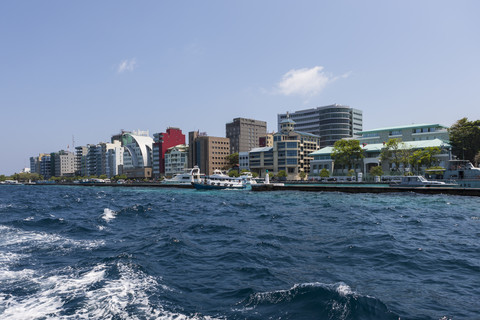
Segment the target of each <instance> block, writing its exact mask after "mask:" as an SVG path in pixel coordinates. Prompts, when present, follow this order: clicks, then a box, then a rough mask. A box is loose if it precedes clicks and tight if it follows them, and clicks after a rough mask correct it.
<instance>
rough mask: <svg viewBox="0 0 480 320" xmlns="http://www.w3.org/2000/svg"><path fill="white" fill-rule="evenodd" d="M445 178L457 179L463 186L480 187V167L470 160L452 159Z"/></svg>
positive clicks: (444, 175) (444, 174)
mask: <svg viewBox="0 0 480 320" xmlns="http://www.w3.org/2000/svg"><path fill="white" fill-rule="evenodd" d="M443 179H445V180H455V181H456V182H457V183H458V186H459V187H461V188H480V168H476V167H474V166H473V164H472V163H471V162H470V161H468V160H450V161H449V162H448V165H447V169H446V170H445V172H444V173H443Z"/></svg>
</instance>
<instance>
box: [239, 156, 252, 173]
mask: <svg viewBox="0 0 480 320" xmlns="http://www.w3.org/2000/svg"><path fill="white" fill-rule="evenodd" d="M249 159H250V158H249V152H239V153H238V166H239V167H238V169H239V170H240V171H242V170H248V171H250V162H249Z"/></svg>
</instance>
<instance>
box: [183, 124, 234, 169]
mask: <svg viewBox="0 0 480 320" xmlns="http://www.w3.org/2000/svg"><path fill="white" fill-rule="evenodd" d="M188 144H189V146H188V166H189V167H190V168H193V166H198V167H199V168H200V172H201V173H205V174H206V175H210V174H213V171H214V170H215V169H219V170H222V169H223V168H225V167H226V166H228V160H227V156H228V155H230V139H229V138H221V137H209V136H207V135H206V134H205V133H199V132H198V131H192V132H189V134H188Z"/></svg>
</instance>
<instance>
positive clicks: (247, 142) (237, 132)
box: [225, 118, 267, 153]
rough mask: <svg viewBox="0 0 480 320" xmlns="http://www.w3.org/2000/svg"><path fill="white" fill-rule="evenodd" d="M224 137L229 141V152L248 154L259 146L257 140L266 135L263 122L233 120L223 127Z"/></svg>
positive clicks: (243, 119)
mask: <svg viewBox="0 0 480 320" xmlns="http://www.w3.org/2000/svg"><path fill="white" fill-rule="evenodd" d="M225 129H226V137H227V138H229V139H230V152H231V153H239V152H248V151H250V150H251V149H253V148H257V147H258V146H259V138H260V137H262V136H265V135H266V134H267V123H266V122H265V121H260V120H253V119H246V118H235V119H233V121H232V122H230V123H227V124H226V125H225Z"/></svg>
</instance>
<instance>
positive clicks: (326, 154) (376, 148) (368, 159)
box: [310, 139, 451, 176]
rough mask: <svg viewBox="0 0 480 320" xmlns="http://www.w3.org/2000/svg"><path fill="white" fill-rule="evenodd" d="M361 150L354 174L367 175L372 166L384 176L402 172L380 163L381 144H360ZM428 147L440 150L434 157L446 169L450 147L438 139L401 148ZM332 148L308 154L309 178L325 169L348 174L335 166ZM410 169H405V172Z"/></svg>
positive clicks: (337, 173)
mask: <svg viewBox="0 0 480 320" xmlns="http://www.w3.org/2000/svg"><path fill="white" fill-rule="evenodd" d="M360 146H361V148H362V149H363V150H364V155H365V158H363V159H362V160H361V163H359V164H357V166H356V168H355V172H356V173H359V172H362V173H363V174H366V175H368V174H369V172H370V169H371V168H372V167H374V166H378V165H380V166H381V167H382V170H383V171H384V172H385V175H398V174H400V173H401V171H403V170H404V169H405V168H403V165H401V167H400V168H395V165H394V164H393V163H389V162H388V161H383V162H382V161H380V154H381V152H382V149H383V148H384V147H385V144H384V143H383V142H382V143H370V144H368V143H362V144H360ZM428 147H438V148H439V149H440V150H441V153H440V154H439V155H436V158H437V159H438V162H439V164H438V165H439V166H442V167H444V168H445V167H446V164H447V162H448V160H450V159H451V151H450V149H451V147H450V145H449V144H448V143H446V142H445V141H443V140H440V139H434V140H419V141H405V142H403V148H404V149H407V150H408V149H409V150H413V151H415V150H422V149H425V148H428ZM332 152H333V147H325V148H322V149H320V150H318V151H315V152H313V153H311V154H310V156H311V157H313V160H312V161H311V166H312V171H311V176H315V175H319V174H320V171H321V170H322V169H327V170H328V171H329V172H330V173H331V174H332V175H335V176H343V175H346V174H347V173H348V168H346V167H344V166H341V165H335V161H334V160H333V159H332V157H331V154H332ZM399 169H401V170H399ZM408 170H410V169H407V171H408Z"/></svg>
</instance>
